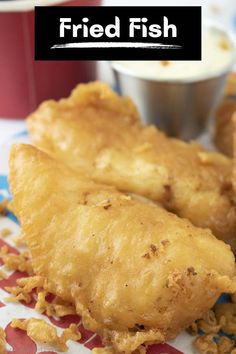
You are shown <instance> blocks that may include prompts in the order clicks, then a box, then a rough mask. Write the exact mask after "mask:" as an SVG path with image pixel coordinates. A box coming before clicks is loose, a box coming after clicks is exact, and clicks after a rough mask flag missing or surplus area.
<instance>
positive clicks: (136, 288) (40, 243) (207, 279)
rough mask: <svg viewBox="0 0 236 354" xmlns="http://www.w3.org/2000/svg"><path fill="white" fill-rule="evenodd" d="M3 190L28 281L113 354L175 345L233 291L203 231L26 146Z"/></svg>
mask: <svg viewBox="0 0 236 354" xmlns="http://www.w3.org/2000/svg"><path fill="white" fill-rule="evenodd" d="M10 188H11V192H12V194H13V198H14V199H13V208H14V211H15V212H16V215H17V216H18V218H19V220H20V222H21V226H22V229H23V232H24V235H25V238H26V241H27V245H28V247H29V250H30V252H31V255H32V261H33V268H34V271H35V273H36V274H37V275H40V276H43V277H45V278H46V279H47V280H48V290H49V291H50V292H52V293H53V294H56V295H58V296H60V297H61V298H62V299H64V300H66V301H71V302H73V303H74V304H75V305H76V310H77V312H78V314H80V315H81V316H82V319H83V323H84V325H85V326H86V327H87V328H88V329H90V330H92V331H95V332H97V333H98V334H99V335H100V336H101V338H102V340H103V343H104V344H105V345H107V346H111V347H112V348H113V349H114V353H116V354H117V353H123V354H130V353H132V352H133V351H134V350H135V349H136V348H138V347H139V346H140V345H141V344H143V343H145V344H148V343H150V342H151V343H153V342H163V341H166V340H168V339H171V338H173V337H175V336H176V335H177V334H178V333H179V332H180V331H181V330H182V329H183V328H185V327H187V326H189V325H190V324H191V323H192V322H193V321H194V320H196V319H197V318H201V317H202V315H203V314H204V313H205V312H207V311H208V310H209V309H210V308H211V307H212V306H213V305H214V303H215V301H216V300H217V298H218V297H219V295H220V294H221V293H222V292H234V291H235V290H236V283H235V281H234V280H233V277H234V276H235V261H234V256H233V253H232V252H231V251H230V247H229V246H228V245H226V244H225V243H224V242H222V241H219V240H217V239H216V238H215V237H214V236H213V235H212V233H211V232H210V231H209V230H203V229H199V228H196V227H194V226H193V225H192V224H191V223H190V222H189V221H188V220H184V219H181V218H178V217H177V216H176V215H174V214H172V213H169V212H167V211H166V210H164V209H163V208H161V207H158V206H155V205H150V204H145V203H142V202H140V201H137V200H133V199H132V198H130V197H128V196H126V195H124V194H122V193H120V192H118V191H116V190H115V188H112V187H107V186H103V185H99V184H96V183H93V182H91V181H90V180H88V179H84V178H81V177H79V176H78V174H77V173H74V172H72V171H70V170H69V169H66V168H65V167H64V165H63V164H60V163H58V162H56V161H53V160H52V159H51V158H49V157H48V156H47V155H46V154H44V153H42V152H40V151H39V150H37V149H35V148H33V147H31V146H29V145H28V146H27V145H19V146H15V147H14V148H13V149H12V152H11V160H10Z"/></svg>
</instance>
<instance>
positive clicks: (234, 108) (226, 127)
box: [214, 97, 236, 157]
mask: <svg viewBox="0 0 236 354" xmlns="http://www.w3.org/2000/svg"><path fill="white" fill-rule="evenodd" d="M235 112H236V98H230V97H229V98H228V97H227V98H224V99H223V100H222V102H221V104H220V105H219V107H218V108H217V110H216V114H215V116H216V127H215V136H214V142H215V144H216V146H217V148H218V149H219V150H220V151H221V152H223V153H224V154H225V155H228V156H230V157H232V156H233V121H232V117H233V114H234V113H235Z"/></svg>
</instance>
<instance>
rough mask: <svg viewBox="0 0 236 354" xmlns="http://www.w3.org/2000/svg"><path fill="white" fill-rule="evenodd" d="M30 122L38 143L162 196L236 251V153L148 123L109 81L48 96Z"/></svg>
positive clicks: (102, 176) (86, 169)
mask: <svg viewBox="0 0 236 354" xmlns="http://www.w3.org/2000/svg"><path fill="white" fill-rule="evenodd" d="M28 127H29V131H30V135H31V137H32V139H33V142H34V144H35V145H36V146H38V147H39V148H41V149H42V150H44V151H46V152H47V153H48V154H50V155H51V156H53V157H54V158H56V159H58V160H60V161H62V162H63V163H65V164H67V165H68V166H70V167H71V168H73V169H74V170H75V171H77V172H79V173H81V172H82V173H84V174H87V176H89V177H90V178H92V179H94V180H95V181H97V182H99V183H100V182H102V183H106V184H110V185H114V186H116V187H117V188H118V189H120V190H122V191H129V192H133V193H136V194H140V195H143V196H145V197H148V198H150V199H152V200H154V201H157V202H160V203H161V204H162V205H163V206H164V207H165V208H167V209H168V210H170V211H173V212H174V213H176V214H177V215H179V216H181V217H185V218H188V219H189V220H190V221H191V222H192V223H193V224H194V225H196V226H200V227H204V228H210V229H211V230H212V232H213V233H214V234H215V236H216V237H218V238H220V239H222V240H224V241H226V242H227V243H229V244H230V245H231V246H232V248H233V250H234V251H235V250H236V209H235V204H234V202H233V193H232V188H231V183H230V174H231V168H232V163H231V160H229V159H227V158H226V157H224V156H223V155H221V154H217V153H209V152H208V151H206V150H204V149H203V148H201V147H200V146H199V145H197V144H196V143H191V144H187V143H184V142H182V141H180V140H177V139H170V138H167V137H166V136H165V135H164V134H163V133H162V132H160V131H159V130H157V129H156V128H155V127H154V126H148V127H146V128H144V127H142V126H141V123H140V120H139V117H138V113H137V111H136V109H135V107H134V105H133V104H132V102H131V101H130V100H129V99H128V98H120V97H119V96H117V95H116V94H115V93H114V92H112V91H111V90H110V88H109V87H108V86H107V85H105V84H103V83H99V82H95V83H91V84H87V85H79V86H78V87H76V88H75V90H74V91H73V92H72V94H71V96H70V97H69V98H68V99H62V100H60V101H59V102H55V101H47V102H44V103H43V104H42V105H41V106H40V107H39V108H38V109H37V110H36V112H34V113H32V114H31V115H30V117H29V118H28Z"/></svg>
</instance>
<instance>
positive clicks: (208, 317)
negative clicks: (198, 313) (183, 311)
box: [197, 310, 222, 334]
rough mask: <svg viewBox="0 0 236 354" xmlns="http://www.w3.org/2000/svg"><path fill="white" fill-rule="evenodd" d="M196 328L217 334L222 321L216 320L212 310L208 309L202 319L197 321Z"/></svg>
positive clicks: (206, 332)
mask: <svg viewBox="0 0 236 354" xmlns="http://www.w3.org/2000/svg"><path fill="white" fill-rule="evenodd" d="M197 326H198V329H200V330H201V331H203V332H204V333H205V334H212V333H213V334H217V333H218V332H219V331H220V329H221V326H222V322H221V321H220V322H218V321H217V319H216V316H215V313H214V311H212V310H210V311H208V312H207V313H206V314H205V315H204V316H203V318H202V319H200V320H198V321H197Z"/></svg>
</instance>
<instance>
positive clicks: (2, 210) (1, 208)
mask: <svg viewBox="0 0 236 354" xmlns="http://www.w3.org/2000/svg"><path fill="white" fill-rule="evenodd" d="M8 204H9V200H8V199H3V200H2V201H1V202H0V214H2V215H5V214H6V209H7V207H8Z"/></svg>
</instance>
